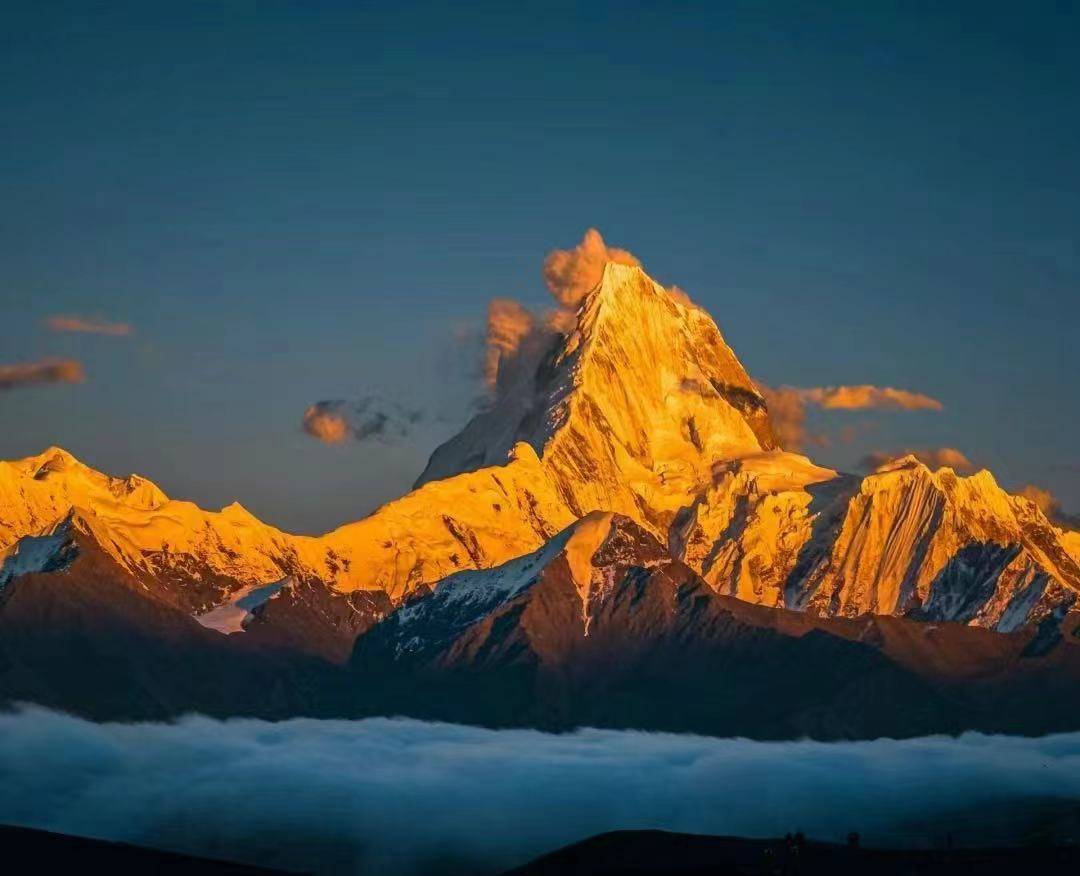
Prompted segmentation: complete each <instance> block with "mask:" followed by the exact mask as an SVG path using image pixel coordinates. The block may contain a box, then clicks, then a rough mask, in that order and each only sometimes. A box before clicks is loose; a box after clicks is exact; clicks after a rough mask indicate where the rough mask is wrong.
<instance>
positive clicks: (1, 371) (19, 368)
mask: <svg viewBox="0 0 1080 876" xmlns="http://www.w3.org/2000/svg"><path fill="white" fill-rule="evenodd" d="M85 379H86V372H85V371H83V367H82V363H80V362H75V361H74V360H72V359H42V360H41V361H40V362H19V363H16V364H14V365H0V391H3V390H6V389H15V388H16V387H18V386H31V385H33V384H36V383H82V382H83V381H84V380H85Z"/></svg>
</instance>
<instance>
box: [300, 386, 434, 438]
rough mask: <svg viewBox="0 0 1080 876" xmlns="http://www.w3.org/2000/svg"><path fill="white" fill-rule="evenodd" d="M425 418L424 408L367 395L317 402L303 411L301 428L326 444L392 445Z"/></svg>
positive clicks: (409, 433)
mask: <svg viewBox="0 0 1080 876" xmlns="http://www.w3.org/2000/svg"><path fill="white" fill-rule="evenodd" d="M423 418H424V415H423V412H422V411H418V410H410V409H408V408H404V407H402V406H401V405H398V404H395V403H393V402H387V401H384V400H382V399H379V398H377V397H375V396H367V397H365V398H362V399H360V400H359V401H347V400H346V399H328V400H326V401H319V402H315V404H313V405H309V406H308V408H307V410H305V411H304V416H303V418H302V419H301V421H300V427H301V428H302V429H303V430H304V431H305V432H306V433H307V434H308V435H310V436H311V437H312V438H316V439H318V440H319V441H322V442H323V443H324V444H343V443H344V442H345V441H348V440H353V441H377V442H379V443H381V444H392V443H395V442H396V441H397V440H399V439H403V438H408V437H409V436H410V435H411V434H412V430H413V427H414V426H416V424H417V423H419V422H420V421H421V420H422V419H423Z"/></svg>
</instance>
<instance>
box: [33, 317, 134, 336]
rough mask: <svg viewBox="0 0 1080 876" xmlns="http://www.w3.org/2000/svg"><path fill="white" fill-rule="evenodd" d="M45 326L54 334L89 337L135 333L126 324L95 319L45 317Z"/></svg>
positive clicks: (129, 325) (132, 328) (128, 324)
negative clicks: (73, 333)
mask: <svg viewBox="0 0 1080 876" xmlns="http://www.w3.org/2000/svg"><path fill="white" fill-rule="evenodd" d="M45 325H46V326H48V327H49V330H50V331H54V332H80V333H83V334H90V335H113V336H117V337H119V336H123V335H131V334H134V333H135V329H134V327H132V326H131V324H130V323H126V322H108V321H106V320H104V319H99V318H97V317H86V316H74V315H70V314H57V315H56V316H50V317H47V318H46V320H45Z"/></svg>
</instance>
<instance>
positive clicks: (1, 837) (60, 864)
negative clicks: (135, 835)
mask: <svg viewBox="0 0 1080 876" xmlns="http://www.w3.org/2000/svg"><path fill="white" fill-rule="evenodd" d="M0 847H2V848H3V850H4V861H5V866H4V872H5V873H11V874H16V873H30V872H33V873H66V872H87V873H108V874H109V876H127V874H132V876H136V874H138V876H144V874H155V876H181V874H183V876H188V874H200V876H275V874H277V876H282V872H283V871H279V870H266V869H264V868H262V867H252V866H249V865H247V864H234V863H232V862H229V861H215V860H211V859H208V858H193V857H191V856H190V855H179V854H176V853H174V852H163V851H161V850H159V849H148V848H144V847H142V846H131V845H127V844H125V843H112V842H106V841H105V840H96V839H88V838H86V837H78V836H68V835H67V834H60V833H51V832H49V831H45V830H31V829H30V828H26V827H6V826H0ZM20 861H21V862H23V864H22V866H21V867H20V865H19V864H18V863H17V862H20Z"/></svg>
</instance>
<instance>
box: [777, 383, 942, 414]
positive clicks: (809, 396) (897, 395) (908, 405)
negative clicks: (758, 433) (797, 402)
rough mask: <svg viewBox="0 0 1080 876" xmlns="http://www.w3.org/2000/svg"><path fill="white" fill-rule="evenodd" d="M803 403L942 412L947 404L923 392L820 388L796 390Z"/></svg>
mask: <svg viewBox="0 0 1080 876" xmlns="http://www.w3.org/2000/svg"><path fill="white" fill-rule="evenodd" d="M795 391H796V392H798V393H799V394H800V395H801V396H802V398H803V400H804V401H806V402H808V403H810V404H814V405H817V406H818V407H820V408H824V409H825V410H830V411H864V410H869V409H879V410H904V411H918V410H923V411H940V410H943V409H944V407H945V406H944V405H943V404H942V403H941V402H939V401H938V400H937V399H936V398H931V397H930V396H928V395H924V394H923V393H921V392H909V391H908V390H906V389H894V388H893V387H891V386H871V385H869V384H865V383H864V384H860V385H858V386H820V387H812V388H810V389H797V390H795Z"/></svg>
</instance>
